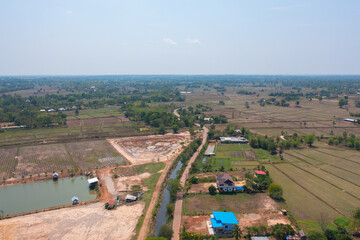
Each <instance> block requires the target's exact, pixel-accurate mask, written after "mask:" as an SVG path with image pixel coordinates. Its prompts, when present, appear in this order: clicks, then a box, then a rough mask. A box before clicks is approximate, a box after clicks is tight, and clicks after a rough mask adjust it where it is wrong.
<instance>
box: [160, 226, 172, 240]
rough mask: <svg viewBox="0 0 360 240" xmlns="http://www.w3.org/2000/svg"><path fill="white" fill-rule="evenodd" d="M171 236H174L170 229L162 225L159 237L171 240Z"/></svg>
mask: <svg viewBox="0 0 360 240" xmlns="http://www.w3.org/2000/svg"><path fill="white" fill-rule="evenodd" d="M173 234H174V232H173V230H172V228H171V227H170V226H169V225H167V224H164V225H162V226H161V227H160V230H159V237H163V238H166V239H168V240H171V238H172V236H173Z"/></svg>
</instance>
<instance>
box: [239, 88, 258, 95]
mask: <svg viewBox="0 0 360 240" xmlns="http://www.w3.org/2000/svg"><path fill="white" fill-rule="evenodd" d="M237 94H242V95H255V94H256V92H251V91H246V90H244V89H240V90H239V91H237Z"/></svg>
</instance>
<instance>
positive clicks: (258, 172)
mask: <svg viewBox="0 0 360 240" xmlns="http://www.w3.org/2000/svg"><path fill="white" fill-rule="evenodd" d="M255 173H256V174H259V175H266V172H264V171H259V170H255Z"/></svg>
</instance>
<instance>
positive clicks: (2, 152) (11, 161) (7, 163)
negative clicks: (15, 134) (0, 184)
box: [0, 148, 17, 179]
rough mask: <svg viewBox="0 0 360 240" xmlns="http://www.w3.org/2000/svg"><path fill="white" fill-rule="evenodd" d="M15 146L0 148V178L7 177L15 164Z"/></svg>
mask: <svg viewBox="0 0 360 240" xmlns="http://www.w3.org/2000/svg"><path fill="white" fill-rule="evenodd" d="M16 153H17V148H2V149H0V178H1V179H2V178H3V177H5V178H9V177H11V174H12V173H13V171H14V168H15V166H16Z"/></svg>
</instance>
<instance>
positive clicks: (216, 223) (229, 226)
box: [210, 211, 239, 235]
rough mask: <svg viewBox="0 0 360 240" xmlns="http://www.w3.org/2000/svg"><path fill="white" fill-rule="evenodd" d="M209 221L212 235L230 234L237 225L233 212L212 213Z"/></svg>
mask: <svg viewBox="0 0 360 240" xmlns="http://www.w3.org/2000/svg"><path fill="white" fill-rule="evenodd" d="M210 221H211V226H212V230H213V231H214V234H215V235H216V234H218V235H222V234H232V230H233V228H234V226H235V225H237V224H239V222H238V220H237V219H236V217H235V214H234V213H233V212H215V211H214V212H213V213H212V214H211V215H210Z"/></svg>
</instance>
